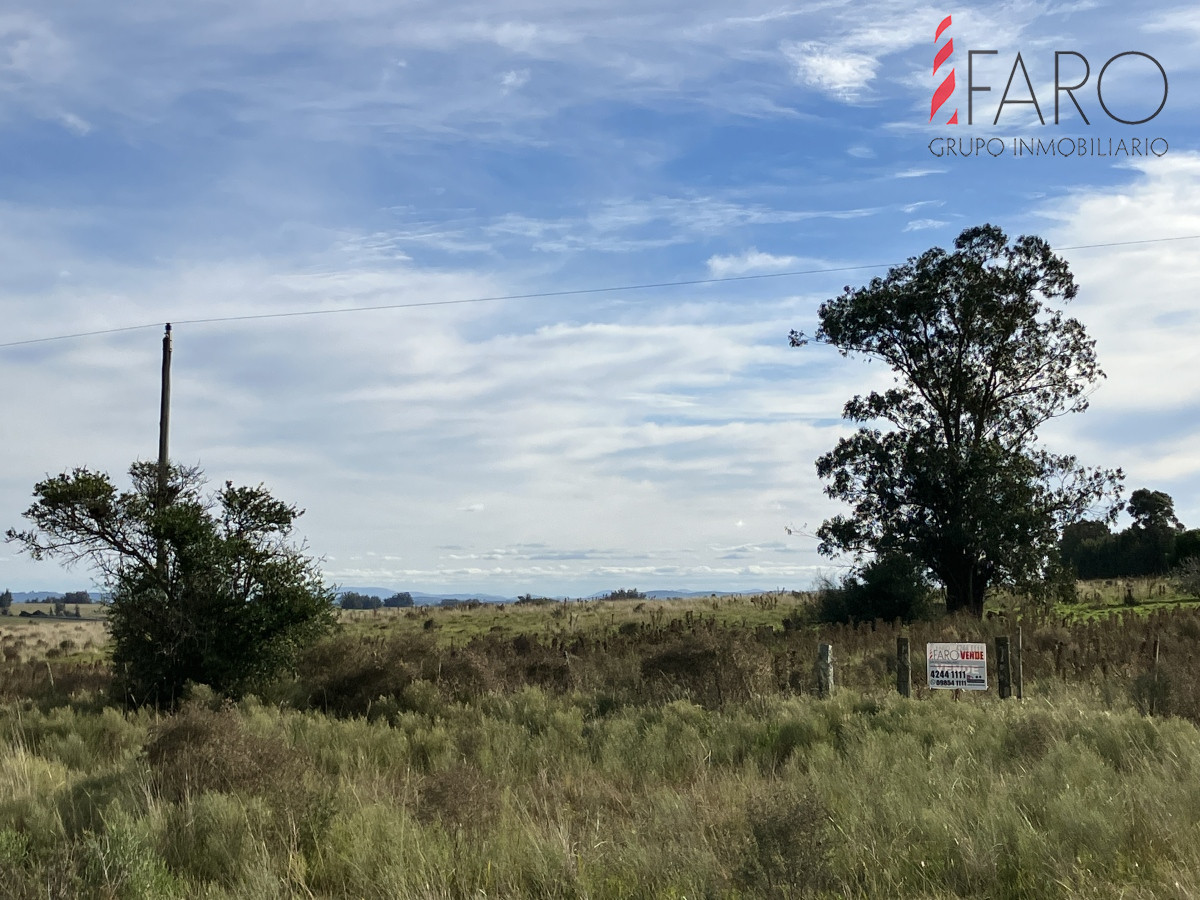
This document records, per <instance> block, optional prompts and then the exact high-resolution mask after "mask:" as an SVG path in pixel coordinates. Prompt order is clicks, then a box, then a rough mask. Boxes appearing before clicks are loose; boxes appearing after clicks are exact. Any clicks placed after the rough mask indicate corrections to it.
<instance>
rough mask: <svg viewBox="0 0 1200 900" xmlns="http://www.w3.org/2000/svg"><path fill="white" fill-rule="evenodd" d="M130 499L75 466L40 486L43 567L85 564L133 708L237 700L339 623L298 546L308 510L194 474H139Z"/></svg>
mask: <svg viewBox="0 0 1200 900" xmlns="http://www.w3.org/2000/svg"><path fill="white" fill-rule="evenodd" d="M129 474H130V477H131V480H132V488H131V489H130V490H127V491H118V489H117V488H116V486H115V485H114V484H113V482H112V480H111V479H110V478H109V476H108V475H106V474H104V473H100V472H93V471H91V470H89V469H85V468H79V469H75V470H74V471H72V472H70V473H64V474H62V475H58V476H56V477H54V478H49V479H47V480H45V481H42V482H40V483H39V484H37V485H36V486H35V488H34V497H35V498H36V500H35V502H34V504H33V505H32V506H31V507H30V508H29V509H28V510H27V511H26V512H25V518H26V519H28V520H29V521H30V522H31V523H32V528H30V529H29V530H28V531H16V530H13V529H10V530H9V531H8V540H9V541H13V542H16V543H17V544H19V545H20V547H21V549H23V550H24V551H25V552H27V553H29V554H30V555H31V556H32V557H33V558H34V559H47V558H56V559H61V560H63V561H65V562H67V563H68V564H70V563H76V562H81V561H82V562H86V563H88V564H90V565H91V566H92V567H93V568H94V569H95V570H96V571H97V573H98V574H99V575H100V576H101V577H102V579H103V580H104V582H105V584H106V588H107V589H108V591H109V592H110V596H111V600H110V603H109V613H108V623H109V627H110V629H111V631H112V646H113V651H112V652H113V663H114V669H115V671H116V673H117V675H118V678H119V679H120V683H121V687H122V688H123V689H124V691H125V694H126V697H127V699H128V700H129V701H131V702H133V703H135V704H143V703H145V704H155V705H159V704H173V703H175V702H176V701H178V700H179V699H181V697H182V695H183V693H184V688H185V686H186V685H187V684H188V683H189V682H193V683H203V684H208V685H210V686H212V687H213V689H215V690H217V691H219V692H221V693H224V694H230V695H235V696H236V695H239V694H242V693H244V692H246V691H248V690H250V689H252V688H254V687H255V686H257V685H259V684H261V683H263V682H264V681H266V680H267V679H269V678H271V677H272V676H274V675H276V674H278V673H279V672H280V671H281V670H282V669H284V668H286V667H288V666H290V665H291V664H292V663H293V662H294V660H295V658H296V656H297V654H298V652H299V651H300V650H301V649H303V648H304V647H306V646H307V645H309V644H310V643H312V642H313V641H314V640H315V639H316V638H317V637H319V636H320V635H321V634H323V633H324V632H325V631H326V630H327V629H328V628H329V627H330V626H331V625H332V623H333V606H332V603H333V592H332V591H331V590H330V589H329V588H327V587H325V585H324V584H323V583H322V580H321V575H320V572H319V570H318V568H317V566H316V564H315V562H314V561H313V560H312V559H310V558H309V557H308V556H307V555H306V554H305V553H304V552H303V549H302V548H300V547H297V546H295V545H294V544H292V543H291V542H290V540H289V538H290V535H291V531H292V524H293V522H294V521H295V519H296V517H297V516H299V515H300V514H301V511H300V510H298V509H297V508H296V507H294V506H291V505H289V504H287V503H284V502H282V501H280V500H276V499H275V498H274V497H272V496H271V495H270V493H268V492H267V491H266V490H265V489H264V488H263V487H262V486H259V487H234V486H233V484H232V483H231V482H226V484H225V486H224V488H222V489H221V490H219V491H217V492H215V493H212V494H206V493H205V491H204V480H203V478H202V476H201V473H200V472H199V470H197V469H185V468H179V467H172V468H171V470H170V473H169V476H170V477H169V479H168V486H167V493H166V495H165V496H163V497H161V498H160V497H159V496H158V488H157V475H158V467H157V465H156V464H154V463H149V462H138V463H134V465H133V466H132V467H131V468H130V470H129Z"/></svg>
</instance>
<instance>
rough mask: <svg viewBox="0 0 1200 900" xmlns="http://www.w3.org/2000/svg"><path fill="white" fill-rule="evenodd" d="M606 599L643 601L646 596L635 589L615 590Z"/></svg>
mask: <svg viewBox="0 0 1200 900" xmlns="http://www.w3.org/2000/svg"><path fill="white" fill-rule="evenodd" d="M606 599H608V600H645V599H646V595H645V594H643V593H642V592H641V591H639V590H638V589H637V588H617V589H616V590H615V591H612V592H611V593H610V594H609V595H608V597H607V598H606Z"/></svg>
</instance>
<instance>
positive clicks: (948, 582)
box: [937, 560, 988, 619]
mask: <svg viewBox="0 0 1200 900" xmlns="http://www.w3.org/2000/svg"><path fill="white" fill-rule="evenodd" d="M937 574H939V577H940V578H941V581H942V584H943V585H945V587H946V612H948V613H951V614H954V613H957V612H968V613H970V614H971V615H973V616H977V617H979V618H981V619H982V618H983V597H984V595H985V594H986V593H987V588H988V577H987V575H986V574H985V573H983V572H982V571H980V566H979V564H978V563H976V562H975V561H974V560H957V561H955V562H954V563H952V564H951V565H948V566H947V567H946V571H945V572H944V573H937Z"/></svg>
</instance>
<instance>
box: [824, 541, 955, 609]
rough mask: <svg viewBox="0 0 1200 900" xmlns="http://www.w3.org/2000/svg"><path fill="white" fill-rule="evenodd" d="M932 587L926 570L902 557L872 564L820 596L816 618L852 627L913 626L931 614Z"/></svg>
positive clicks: (892, 557) (881, 558) (825, 589)
mask: <svg viewBox="0 0 1200 900" xmlns="http://www.w3.org/2000/svg"><path fill="white" fill-rule="evenodd" d="M931 592H932V586H931V585H930V583H929V579H928V577H927V576H926V574H925V572H924V570H923V569H922V568H921V567H920V566H919V565H918V564H917V563H916V562H914V561H913V560H912V559H910V558H909V557H907V556H902V555H898V554H897V555H890V556H882V557H878V558H877V559H874V560H872V561H871V562H869V563H867V564H866V565H865V566H863V567H861V568H860V569H858V570H857V571H855V572H853V573H851V574H850V575H847V576H846V577H845V578H843V579H842V583H841V584H840V585H832V584H830V585H826V587H825V588H824V589H823V590H821V591H819V592H818V596H817V606H816V610H815V617H816V619H817V621H819V622H825V623H831V624H832V623H839V622H841V623H850V622H870V621H874V620H875V619H883V620H885V621H888V622H892V621H895V620H896V619H902V620H903V621H905V622H911V621H913V620H915V619H921V618H926V617H928V615H929V614H930V611H931V604H930V594H931Z"/></svg>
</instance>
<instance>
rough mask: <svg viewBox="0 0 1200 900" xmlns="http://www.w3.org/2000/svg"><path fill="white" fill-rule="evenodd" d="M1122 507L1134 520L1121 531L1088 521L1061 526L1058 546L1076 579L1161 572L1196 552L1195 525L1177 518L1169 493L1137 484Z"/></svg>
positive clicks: (1199, 541) (1199, 533) (1199, 543)
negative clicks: (1127, 502)
mask: <svg viewBox="0 0 1200 900" xmlns="http://www.w3.org/2000/svg"><path fill="white" fill-rule="evenodd" d="M1127 508H1128V511H1129V514H1130V515H1131V516H1133V524H1131V525H1130V526H1129V527H1128V528H1126V529H1124V530H1123V531H1113V530H1112V529H1110V528H1109V527H1108V525H1106V524H1105V523H1104V522H1098V521H1093V520H1085V521H1083V522H1078V523H1076V524H1074V525H1068V526H1067V527H1066V528H1064V529H1063V535H1062V540H1061V541H1060V543H1059V550H1060V552H1061V554H1062V559H1063V562H1064V563H1065V564H1066V565H1067V566H1069V567H1070V568H1071V569H1073V570H1074V571H1075V573H1076V574H1077V575H1078V577H1079V578H1083V579H1088V578H1137V577H1141V576H1146V575H1165V574H1167V573H1168V572H1170V571H1171V570H1172V569H1174V568H1175V567H1176V566H1178V565H1179V564H1180V563H1182V562H1183V561H1184V560H1186V559H1190V558H1192V557H1200V528H1192V529H1188V528H1186V527H1185V526H1184V524H1183V523H1182V522H1180V521H1179V519H1178V518H1176V516H1175V504H1174V501H1173V500H1172V499H1171V497H1170V495H1169V494H1165V493H1163V492H1162V491H1151V490H1147V489H1145V488H1142V489H1140V490H1137V491H1134V492H1133V495H1132V496H1131V497H1130V499H1129V505H1128V507H1127Z"/></svg>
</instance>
